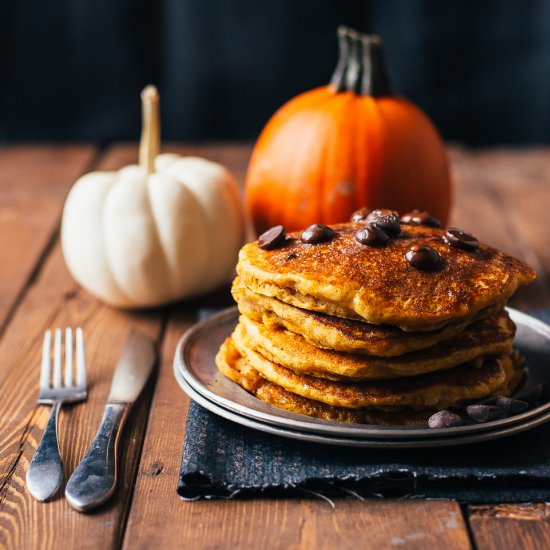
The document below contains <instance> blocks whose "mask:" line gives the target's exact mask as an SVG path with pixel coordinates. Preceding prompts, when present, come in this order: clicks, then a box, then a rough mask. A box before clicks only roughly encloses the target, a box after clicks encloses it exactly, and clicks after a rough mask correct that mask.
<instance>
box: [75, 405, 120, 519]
mask: <svg viewBox="0 0 550 550" xmlns="http://www.w3.org/2000/svg"><path fill="white" fill-rule="evenodd" d="M129 410H130V403H115V402H111V403H107V406H106V407H105V411H104V412H103V418H102V420H101V425H100V426H99V430H98V432H97V434H96V436H95V439H94V440H93V442H92V445H91V446H90V449H89V450H88V452H87V454H86V456H85V457H84V458H83V459H82V461H81V462H80V464H79V465H78V466H77V468H76V470H75V471H74V472H73V475H72V476H71V478H70V479H69V482H68V483H67V486H66V487H65V496H66V497H67V500H68V501H69V504H70V505H71V506H72V507H73V508H75V509H76V510H78V511H79V512H86V511H87V510H90V509H92V508H95V507H96V506H99V505H100V504H103V503H104V502H105V501H106V500H107V499H108V498H109V497H110V496H111V495H112V494H113V491H114V490H115V485H116V475H117V450H118V442H119V436H120V433H121V431H122V427H123V425H124V422H125V420H126V417H127V415H128V411H129Z"/></svg>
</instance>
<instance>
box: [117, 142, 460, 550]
mask: <svg viewBox="0 0 550 550" xmlns="http://www.w3.org/2000/svg"><path fill="white" fill-rule="evenodd" d="M175 150H176V151H177V152H179V153H181V154H189V149H187V148H182V147H177V148H175ZM192 154H199V155H202V156H205V157H207V158H210V159H212V160H216V161H219V162H223V163H224V164H225V165H226V166H228V168H229V169H230V170H231V171H232V172H233V173H234V174H235V175H236V176H237V177H239V175H241V177H242V174H244V168H243V166H244V165H245V164H244V163H245V162H246V160H247V158H248V155H249V151H248V149H247V148H245V147H226V148H211V147H208V146H205V147H198V148H197V149H196V150H195V151H193V152H192ZM240 182H241V183H242V179H240ZM205 305H206V306H207V305H208V304H204V303H203V304H202V306H205ZM193 322H194V316H193V307H192V306H191V307H188V308H178V309H177V310H176V312H175V315H174V317H173V318H172V319H171V320H170V322H169V325H168V329H167V334H166V338H165V341H164V345H163V351H162V357H163V358H162V364H161V370H160V373H159V378H158V382H157V388H156V392H155V396H154V399H153V404H152V408H151V413H150V417H149V424H148V430H147V434H146V437H145V442H144V447H143V453H142V457H141V462H140V467H139V471H138V478H137V481H136V488H135V492H134V500H133V503H132V509H131V511H130V515H129V518H128V526H127V530H126V534H125V537H124V548H127V549H134V548H151V547H161V548H166V549H169V548H179V547H182V546H189V547H191V548H204V547H208V548H285V549H286V548H324V547H336V546H338V547H339V548H352V547H353V548H355V547H356V546H357V543H358V541H359V540H360V541H361V547H363V548H380V547H384V546H390V545H396V546H400V545H407V547H412V548H415V547H418V548H425V547H429V546H433V547H436V546H437V547H439V546H443V545H445V546H447V547H449V548H469V547H470V544H469V541H468V535H467V531H466V529H465V525H464V523H463V520H462V515H461V511H460V507H459V506H458V505H457V504H456V503H454V502H451V501H408V502H400V501H394V500H393V501H392V500H383V501H381V500H368V501H366V502H359V501H355V500H347V499H339V500H337V501H336V506H335V508H334V509H332V508H330V507H329V506H328V505H327V503H326V502H324V501H318V500H282V499H278V500H276V499H270V500H267V499H254V500H250V501H243V500H239V501H234V502H223V501H208V502H192V503H189V502H182V501H181V500H180V499H179V497H178V496H177V494H176V485H177V480H178V473H179V465H180V460H181V451H182V445H183V437H184V431H185V418H186V414H187V407H188V399H187V397H186V396H185V395H184V394H183V392H182V391H181V390H180V388H179V387H178V385H177V384H176V382H175V380H174V377H173V374H172V361H173V354H174V350H175V348H176V344H177V341H178V339H179V338H180V337H181V335H182V334H183V332H184V331H185V330H186V329H187V328H188V327H189V326H190V325H191V324H192V323H193ZM159 510H162V513H159ZM404 514H406V517H407V522H403V520H402V518H403V515H404ZM167 526H170V527H169V528H167ZM367 532H368V533H369V536H368V537H365V533H367Z"/></svg>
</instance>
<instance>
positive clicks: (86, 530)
mask: <svg viewBox="0 0 550 550" xmlns="http://www.w3.org/2000/svg"><path fill="white" fill-rule="evenodd" d="M126 158H127V157H126V156H125V154H120V153H119V152H118V151H113V152H112V153H111V154H108V155H107V156H106V158H105V160H104V161H103V162H102V163H101V165H100V168H106V167H114V166H119V165H120V164H121V163H124V162H125V161H126ZM164 314H165V312H158V311H151V312H146V313H125V312H122V311H117V310H115V309H112V308H109V307H106V306H104V305H102V304H100V303H99V302H98V301H97V300H95V299H94V298H93V297H91V296H90V295H89V294H87V293H86V292H84V291H82V290H80V289H79V288H78V287H77V286H76V284H75V283H74V281H73V280H72V279H71V277H70V275H69V274H68V272H67V270H66V268H65V266H64V263H63V259H62V255H61V250H60V247H59V243H56V244H55V246H54V247H53V249H52V251H51V253H50V254H49V256H48V258H47V259H46V261H45V263H44V265H43V267H42V268H41V269H40V271H39V273H38V274H37V277H36V279H35V281H34V284H33V285H32V286H31V287H29V289H28V290H27V293H26V295H25V297H24V299H23V300H22V301H21V303H20V304H19V306H18V308H17V311H16V312H15V314H14V315H13V317H12V319H11V322H10V324H9V330H6V332H5V334H4V336H3V338H2V340H1V341H0V354H1V356H2V368H1V370H0V387H2V400H1V402H0V418H2V423H1V424H0V472H2V478H1V482H0V547H2V546H3V547H6V548H59V547H67V548H87V547H88V548H94V549H95V548H111V547H117V546H118V545H119V543H120V539H121V537H122V530H123V528H124V525H125V517H126V513H127V509H128V506H129V503H130V500H131V496H132V489H133V483H134V478H135V470H136V466H137V462H138V459H139V454H140V451H141V445H142V442H143V434H144V430H145V426H146V421H147V415H148V409H149V402H150V398H151V393H152V392H151V390H152V381H151V382H150V383H149V387H148V391H146V392H145V395H142V397H141V398H140V400H139V402H138V403H137V404H136V407H135V409H134V410H133V412H132V414H131V417H130V420H129V424H128V426H127V428H126V431H125V437H124V440H123V443H122V446H123V447H122V448H123V449H124V451H123V453H122V456H121V460H120V464H119V466H120V472H121V481H120V482H119V485H118V489H117V491H116V492H115V495H114V497H113V498H112V500H110V501H109V502H108V503H107V504H106V505H105V506H103V507H102V508H100V509H99V510H98V511H97V512H95V513H93V514H89V515H84V514H80V513H78V512H75V511H74V510H72V509H71V508H70V507H69V506H68V504H67V502H66V501H65V500H64V499H63V498H61V497H58V498H57V499H56V500H54V501H53V502H50V503H47V504H40V503H37V502H36V501H34V500H33V499H32V498H31V497H30V495H29V493H28V492H27V490H26V487H25V484H24V478H25V473H26V470H27V467H28V463H29V461H30V458H31V457H32V455H33V453H34V451H35V449H36V446H37V443H38V440H39V438H40V437H41V434H42V431H43V428H44V425H45V423H46V419H47V415H48V413H49V411H48V409H47V408H45V407H38V406H37V405H36V398H37V394H38V375H39V358H40V348H41V340H42V335H43V332H44V330H45V329H47V328H52V327H57V326H60V327H63V326H82V327H83V329H84V333H85V339H86V350H87V360H88V381H89V397H88V401H87V402H86V403H85V404H80V405H76V406H74V407H72V408H66V409H64V410H62V413H61V418H60V446H61V454H62V456H63V457H64V460H65V474H66V476H67V475H68V474H69V473H70V472H71V471H72V470H73V469H74V468H75V466H76V464H77V463H78V462H79V460H80V459H81V458H82V456H83V455H84V453H85V451H86V450H87V448H88V446H89V444H90V442H91V440H92V438H93V436H94V435H95V431H96V430H97V427H98V425H99V421H100V418H101V414H102V411H103V407H104V405H105V401H106V398H107V395H108V392H109V386H110V381H111V377H112V372H113V369H114V366H115V365H116V361H117V358H118V356H119V354H120V352H121V350H122V347H123V345H124V342H125V340H126V337H127V335H128V333H129V331H130V329H131V328H132V327H137V328H139V329H141V330H143V331H145V332H147V333H148V334H150V335H151V337H153V338H154V339H155V340H156V341H160V336H161V332H162V320H163V315H164ZM29 526H32V528H29Z"/></svg>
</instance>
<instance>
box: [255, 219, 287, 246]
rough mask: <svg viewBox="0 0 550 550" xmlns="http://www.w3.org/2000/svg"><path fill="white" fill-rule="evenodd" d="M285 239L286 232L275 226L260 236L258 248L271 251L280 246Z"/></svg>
mask: <svg viewBox="0 0 550 550" xmlns="http://www.w3.org/2000/svg"><path fill="white" fill-rule="evenodd" d="M285 239H286V231H285V228H284V227H283V226H282V225H276V226H275V227H272V228H271V229H268V230H267V231H266V232H265V233H262V234H261V235H260V238H259V239H258V246H259V247H260V248H261V249H262V250H273V249H274V248H277V247H279V246H281V245H282V244H283V243H284V242H285Z"/></svg>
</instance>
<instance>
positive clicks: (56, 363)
mask: <svg viewBox="0 0 550 550" xmlns="http://www.w3.org/2000/svg"><path fill="white" fill-rule="evenodd" d="M53 387H54V388H59V387H61V329H60V328H57V329H55V340H54V348H53Z"/></svg>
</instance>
